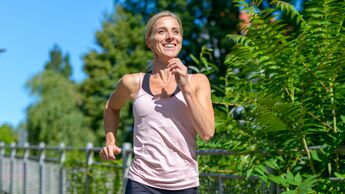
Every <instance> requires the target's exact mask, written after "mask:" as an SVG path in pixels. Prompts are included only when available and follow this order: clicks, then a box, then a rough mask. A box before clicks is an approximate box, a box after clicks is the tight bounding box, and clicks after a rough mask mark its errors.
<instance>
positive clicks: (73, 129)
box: [27, 46, 92, 146]
mask: <svg viewBox="0 0 345 194" xmlns="http://www.w3.org/2000/svg"><path fill="white" fill-rule="evenodd" d="M50 53H51V55H50V61H49V62H47V63H46V65H45V70H44V71H43V72H41V73H39V74H37V75H35V76H34V77H33V78H32V79H31V80H29V81H28V83H27V87H28V88H29V90H30V93H31V95H33V96H35V97H36V100H35V101H34V103H32V104H31V105H30V106H29V107H28V110H27V128H28V140H29V142H30V143H34V144H37V143H38V142H45V143H47V144H52V145H57V144H58V143H60V142H64V143H66V144H68V145H74V146H81V145H85V143H86V142H88V141H91V140H92V133H91V131H90V130H88V128H87V127H86V126H85V122H86V121H85V118H84V116H83V114H82V112H81V111H80V109H79V106H80V105H81V96H80V94H79V93H78V88H77V85H76V84H74V83H73V82H72V81H71V80H69V79H68V76H69V74H70V73H69V72H70V70H68V69H71V67H70V63H69V61H68V57H67V55H65V56H64V55H63V54H62V52H61V50H60V49H58V47H57V46H54V48H53V50H52V51H51V52H50ZM67 70H68V71H67Z"/></svg>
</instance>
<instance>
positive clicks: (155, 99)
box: [100, 11, 214, 194]
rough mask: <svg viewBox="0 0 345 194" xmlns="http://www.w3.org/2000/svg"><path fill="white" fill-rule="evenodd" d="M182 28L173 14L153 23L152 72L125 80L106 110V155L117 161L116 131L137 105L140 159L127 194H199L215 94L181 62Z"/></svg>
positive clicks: (149, 28) (149, 36)
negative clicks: (200, 143) (199, 157)
mask: <svg viewBox="0 0 345 194" xmlns="http://www.w3.org/2000/svg"><path fill="white" fill-rule="evenodd" d="M182 33H183V29H182V24H181V21H180V19H179V18H178V17H177V16H176V15H175V14H173V13H171V12H169V11H163V12H160V13H158V14H156V15H154V16H153V17H152V18H151V19H150V20H149V21H148V23H147V25H146V29H145V41H146V45H147V47H148V48H150V49H151V51H152V52H153V55H154V58H153V70H152V73H135V74H127V75H125V76H123V77H122V78H121V80H120V82H119V84H118V85H117V88H116V90H115V91H114V92H113V94H112V95H111V97H110V98H109V100H108V102H107V104H106V106H105V111H104V126H105V133H106V135H105V139H106V146H105V147H104V148H103V149H102V150H101V152H100V156H101V158H102V159H104V160H114V159H115V155H116V154H119V153H120V152H121V150H120V148H119V147H117V146H116V141H115V137H116V130H117V127H118V124H119V112H120V109H121V107H122V106H123V105H124V104H125V102H127V101H128V100H129V99H132V100H133V101H134V102H133V116H134V121H135V122H134V153H135V158H134V160H133V162H132V164H131V166H130V169H129V172H128V178H129V179H128V182H127V186H126V192H125V193H126V194H132V193H135V194H144V193H180V194H184V193H185V194H187V193H188V194H189V193H197V187H198V186H199V179H198V166H197V162H196V156H195V155H196V154H195V150H196V142H195V137H196V134H199V135H200V137H201V138H202V139H203V140H204V141H208V140H209V139H210V138H211V137H212V136H213V134H214V113H213V107H212V102H211V90H210V84H209V81H208V79H207V77H206V76H205V75H203V74H193V75H191V74H188V73H187V67H186V66H185V65H184V64H183V63H182V62H181V60H180V59H179V58H177V55H178V53H179V52H180V50H181V48H182Z"/></svg>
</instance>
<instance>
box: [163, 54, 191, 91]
mask: <svg viewBox="0 0 345 194" xmlns="http://www.w3.org/2000/svg"><path fill="white" fill-rule="evenodd" d="M168 68H170V71H171V72H172V73H173V74H174V75H175V79H176V82H177V84H178V86H179V87H180V89H183V88H184V87H186V86H187V85H188V84H189V83H188V73H187V67H186V66H185V65H184V64H183V63H182V61H181V60H180V59H179V58H173V59H170V60H169V61H168Z"/></svg>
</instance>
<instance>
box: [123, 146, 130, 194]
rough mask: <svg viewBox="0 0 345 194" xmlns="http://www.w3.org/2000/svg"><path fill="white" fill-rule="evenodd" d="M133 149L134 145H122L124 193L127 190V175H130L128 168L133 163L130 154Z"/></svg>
mask: <svg viewBox="0 0 345 194" xmlns="http://www.w3.org/2000/svg"><path fill="white" fill-rule="evenodd" d="M131 149H132V144H131V143H128V142H125V143H123V145H122V180H123V183H122V190H123V193H125V189H126V183H127V174H128V168H129V165H130V164H131V162H132V154H131V153H130V150H131Z"/></svg>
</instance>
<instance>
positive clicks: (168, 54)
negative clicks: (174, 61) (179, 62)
mask: <svg viewBox="0 0 345 194" xmlns="http://www.w3.org/2000/svg"><path fill="white" fill-rule="evenodd" d="M146 44H147V46H148V47H149V48H150V49H151V50H152V52H153V53H154V54H155V56H157V57H159V58H161V57H163V58H167V59H170V58H175V57H176V56H177V55H178V53H179V52H180V50H181V48H182V35H181V29H180V25H179V23H178V22H177V20H176V19H175V18H173V17H169V16H167V17H162V18H159V19H158V20H157V21H156V22H155V24H154V25H153V26H152V31H151V36H150V37H149V39H148V40H146Z"/></svg>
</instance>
